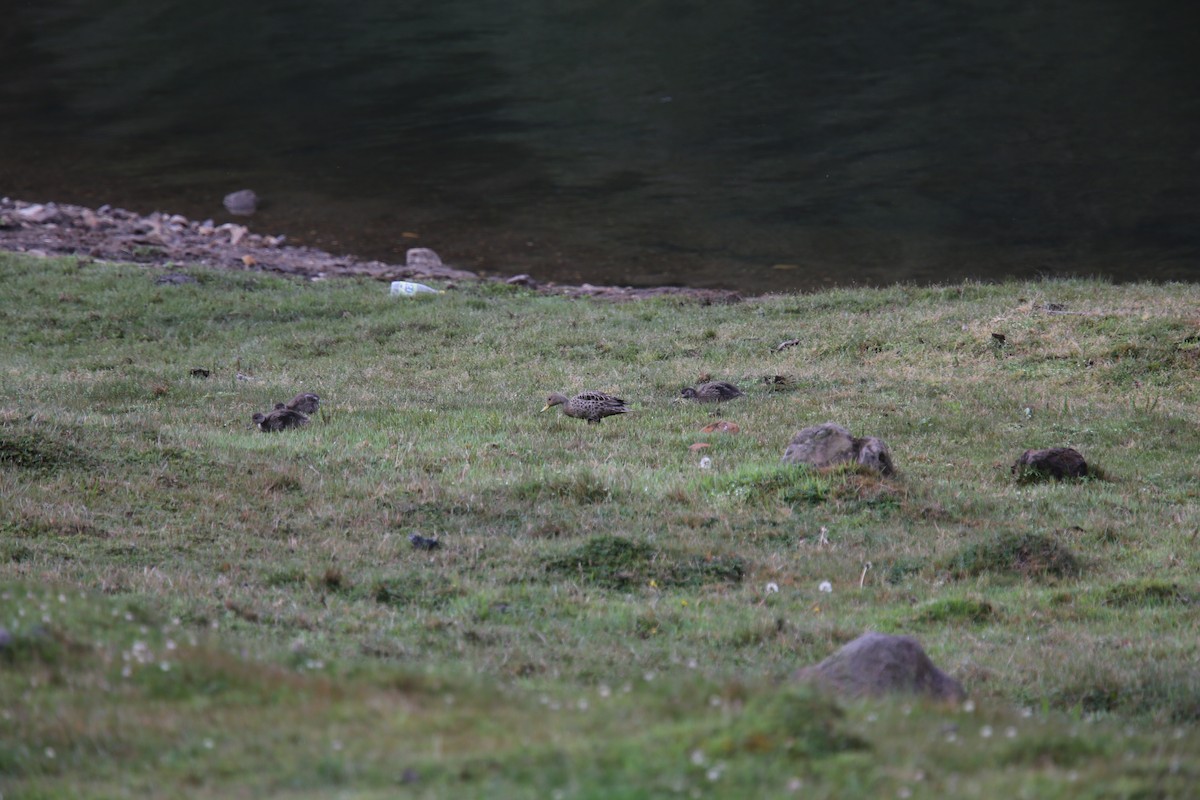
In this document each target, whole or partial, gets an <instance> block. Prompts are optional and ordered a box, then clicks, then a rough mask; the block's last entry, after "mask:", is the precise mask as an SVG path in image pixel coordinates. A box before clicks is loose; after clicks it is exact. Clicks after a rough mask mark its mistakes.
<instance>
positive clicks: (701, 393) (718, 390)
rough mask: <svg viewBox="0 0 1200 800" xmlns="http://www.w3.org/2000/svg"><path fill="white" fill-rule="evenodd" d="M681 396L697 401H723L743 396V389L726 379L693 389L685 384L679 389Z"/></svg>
mask: <svg viewBox="0 0 1200 800" xmlns="http://www.w3.org/2000/svg"><path fill="white" fill-rule="evenodd" d="M679 396H680V397H682V398H683V399H684V400H695V401H696V402H697V403H723V402H725V401H726V400H732V399H733V398H735V397H743V396H744V393H743V392H742V390H741V389H739V388H737V387H736V386H734V385H733V384H732V383H727V382H726V381H713V382H712V383H702V384H700V385H699V386H697V387H696V388H695V389H693V388H692V387H691V386H685V387H683V388H682V389H680V390H679Z"/></svg>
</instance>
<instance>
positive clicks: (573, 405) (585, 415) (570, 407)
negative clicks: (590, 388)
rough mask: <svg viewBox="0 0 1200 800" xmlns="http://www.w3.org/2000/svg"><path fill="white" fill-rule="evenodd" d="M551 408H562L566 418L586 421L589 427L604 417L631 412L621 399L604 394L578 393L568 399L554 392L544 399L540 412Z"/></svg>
mask: <svg viewBox="0 0 1200 800" xmlns="http://www.w3.org/2000/svg"><path fill="white" fill-rule="evenodd" d="M552 406H562V407H563V413H564V414H566V415H567V416H568V417H575V418H576V419H586V420H587V421H588V424H589V425H591V424H592V423H593V422H594V423H597V424H599V422H600V420H602V419H603V418H604V417H611V416H613V415H615V414H627V413H629V412H630V411H632V410H633V409H631V408H630V407H629V406H627V405H625V401H624V400H622V399H621V398H619V397H613V396H612V395H611V394H605V393H604V392H580V393H579V394H577V395H575V396H574V397H572V398H570V399H567V396H566V395H562V394H559V393H558V392H555V393H554V394H552V395H550V396H549V397H548V398H546V405H545V406H543V407H542V411H545V410H547V409H548V408H550V407H552ZM539 413H540V412H539Z"/></svg>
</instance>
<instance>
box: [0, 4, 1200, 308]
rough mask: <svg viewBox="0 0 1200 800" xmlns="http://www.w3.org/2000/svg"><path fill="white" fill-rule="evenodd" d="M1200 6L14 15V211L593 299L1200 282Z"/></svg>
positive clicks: (1, 141)
mask: <svg viewBox="0 0 1200 800" xmlns="http://www.w3.org/2000/svg"><path fill="white" fill-rule="evenodd" d="M6 5H11V4H6ZM1191 8H1192V4H1190V3H1184V2H1142V3H1128V2H1109V1H1107V0H1088V2H1083V1H1082V0H1073V1H1069V2H1068V1H1064V2H1057V3H1047V2H1044V0H1008V1H1007V2H1006V1H1004V0H995V1H993V2H982V1H979V2H971V1H970V0H962V1H961V2H915V3H892V2H881V1H880V0H863V1H860V2H833V1H832V0H826V1H824V2H804V1H803V0H790V1H789V2H776V1H774V0H740V1H739V2H710V3H696V2H683V0H648V1H645V2H637V3H613V2H611V0H608V2H592V1H591V0H555V1H554V2H545V1H543V0H508V1H507V2H499V1H498V0H476V1H475V2H469V3H466V2H457V3H456V2H450V3H416V2H397V0H356V2H347V3H337V4H334V3H327V2H326V3H317V2H297V1H296V0H286V1H285V0H259V2H255V3H243V2H236V3H235V2H230V1H229V0H206V2H182V1H181V0H159V2H156V3H141V2H134V1H133V0H61V1H60V2H40V1H39V2H32V0H31V1H30V2H26V3H21V2H18V3H17V4H16V6H15V8H12V9H9V10H8V11H7V12H6V17H5V24H4V26H3V27H2V28H0V195H9V196H13V197H19V198H21V199H26V200H34V201H45V200H57V201H62V202H77V203H83V204H89V205H100V204H103V203H111V204H113V205H117V206H123V207H126V208H130V209H133V210H137V211H141V212H148V211H151V210H156V209H157V210H170V211H176V212H179V213H183V214H186V215H187V216H189V217H193V218H198V219H204V218H208V217H212V218H214V219H217V220H224V219H229V218H228V217H227V215H225V213H224V211H223V209H222V208H221V198H222V197H223V196H224V195H225V194H226V193H228V192H231V191H234V190H237V189H242V188H253V189H254V190H255V191H257V192H258V194H259V195H260V196H261V197H262V198H263V201H264V205H263V208H262V210H261V211H260V212H259V213H258V214H257V215H255V216H254V217H253V218H252V219H251V222H250V224H251V227H252V229H253V230H256V231H259V232H263V233H279V232H282V233H287V234H288V235H289V237H290V238H291V240H292V241H293V242H303V243H308V244H313V245H316V246H319V247H322V248H324V249H328V250H331V251H334V252H346V253H354V254H356V255H360V256H364V257H372V258H380V259H383V260H388V261H403V258H404V252H405V250H406V249H407V248H409V247H412V246H424V247H431V248H433V249H435V250H437V251H438V252H439V253H440V254H441V255H442V257H443V258H444V259H445V260H446V261H447V262H448V263H453V264H455V265H458V266H463V267H467V268H471V269H479V270H484V271H495V272H501V273H515V272H529V273H531V274H533V275H534V276H535V277H538V278H540V279H543V280H559V281H569V282H580V281H589V282H592V283H620V284H632V285H655V284H682V285H691V286H705V287H729V288H741V289H745V290H751V291H755V292H761V291H770V290H792V289H810V288H814V287H820V286H827V285H846V284H868V285H875V284H888V283H894V282H900V281H903V282H921V283H927V282H941V281H957V280H960V279H962V278H965V277H971V278H978V279H982V280H991V279H999V278H1003V277H1008V276H1016V277H1028V276H1035V275H1062V274H1102V275H1108V276H1111V277H1112V278H1114V279H1117V280H1140V279H1184V280H1195V279H1198V278H1200V91H1197V88H1198V87H1200V77H1198V76H1200V42H1198V41H1197V35H1196V33H1195V28H1194V26H1193V25H1191V24H1189V20H1191V19H1192V15H1191V14H1190V13H1189V12H1190V10H1191Z"/></svg>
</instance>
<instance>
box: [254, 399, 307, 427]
mask: <svg viewBox="0 0 1200 800" xmlns="http://www.w3.org/2000/svg"><path fill="white" fill-rule="evenodd" d="M251 419H253V420H254V424H255V425H257V426H258V429H259V430H261V431H264V432H266V433H277V432H279V431H285V430H287V429H288V428H302V427H304V426H305V425H307V424H308V417H307V416H305V415H304V414H303V413H301V412H299V411H296V410H295V409H291V408H287V407H286V406H284V405H283V404H282V403H277V404H276V406H275V408H274V409H273V410H272V411H271V412H269V413H267V414H255V415H254V416H253V417H251Z"/></svg>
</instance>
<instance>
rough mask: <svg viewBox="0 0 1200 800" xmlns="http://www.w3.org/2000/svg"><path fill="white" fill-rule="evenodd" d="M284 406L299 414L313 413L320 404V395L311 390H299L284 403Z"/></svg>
mask: <svg viewBox="0 0 1200 800" xmlns="http://www.w3.org/2000/svg"><path fill="white" fill-rule="evenodd" d="M284 406H285V407H286V408H290V409H291V410H293V411H299V412H300V413H301V414H315V413H317V409H318V408H320V406H321V397H320V395H315V394H313V393H312V392H301V393H300V394H298V395H296V396H295V397H293V398H292V399H291V400H288V401H287V402H286V403H284Z"/></svg>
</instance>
